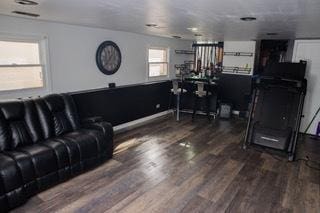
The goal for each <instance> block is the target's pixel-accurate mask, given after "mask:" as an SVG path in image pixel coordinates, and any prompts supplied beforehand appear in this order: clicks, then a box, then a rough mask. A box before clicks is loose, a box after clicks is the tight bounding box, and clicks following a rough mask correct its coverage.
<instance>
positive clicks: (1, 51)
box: [0, 40, 44, 91]
mask: <svg viewBox="0 0 320 213" xmlns="http://www.w3.org/2000/svg"><path fill="white" fill-rule="evenodd" d="M43 86H44V83H43V65H42V64H41V60H40V47H39V43H38V42H13V41H1V40H0V91H9V90H19V89H29V88H41V87H43Z"/></svg>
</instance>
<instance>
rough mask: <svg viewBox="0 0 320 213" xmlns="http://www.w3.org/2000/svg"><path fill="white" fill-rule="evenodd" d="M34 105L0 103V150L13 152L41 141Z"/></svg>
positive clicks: (15, 102) (19, 102) (12, 102)
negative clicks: (20, 147) (17, 148)
mask: <svg viewBox="0 0 320 213" xmlns="http://www.w3.org/2000/svg"><path fill="white" fill-rule="evenodd" d="M39 125H40V123H39V122H38V119H37V116H36V110H35V106H34V103H33V102H32V101H31V100H26V101H20V100H15V101H7V102H1V103H0V149H1V150H2V151H3V150H13V149H15V148H16V147H19V146H26V145H31V144H33V143H36V142H38V141H40V140H42V138H43V137H42V133H41V130H40V126H39Z"/></svg>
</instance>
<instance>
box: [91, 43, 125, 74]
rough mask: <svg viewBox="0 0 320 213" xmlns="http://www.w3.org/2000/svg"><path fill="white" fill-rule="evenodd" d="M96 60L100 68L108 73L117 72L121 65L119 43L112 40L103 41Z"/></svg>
mask: <svg viewBox="0 0 320 213" xmlns="http://www.w3.org/2000/svg"><path fill="white" fill-rule="evenodd" d="M96 62H97V66H98V68H99V70H100V71H101V72H103V73H104V74H106V75H112V74H114V73H115V72H117V71H118V69H119V68H120V65H121V52H120V48H119V47H118V45H117V44H116V43H114V42H112V41H104V42H102V43H101V44H100V46H99V47H98V49H97V53H96Z"/></svg>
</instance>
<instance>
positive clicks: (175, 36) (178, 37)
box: [172, 35, 181, 39]
mask: <svg viewBox="0 0 320 213" xmlns="http://www.w3.org/2000/svg"><path fill="white" fill-rule="evenodd" d="M172 38H176V39H180V38H181V36H177V35H174V36H172Z"/></svg>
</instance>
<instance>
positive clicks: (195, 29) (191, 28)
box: [187, 27, 198, 32]
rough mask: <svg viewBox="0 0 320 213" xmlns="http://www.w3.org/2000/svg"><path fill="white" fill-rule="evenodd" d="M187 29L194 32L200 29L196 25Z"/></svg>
mask: <svg viewBox="0 0 320 213" xmlns="http://www.w3.org/2000/svg"><path fill="white" fill-rule="evenodd" d="M187 29H188V30H190V31H192V32H197V31H198V28H196V27H189V28H187Z"/></svg>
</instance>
